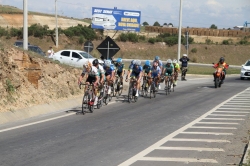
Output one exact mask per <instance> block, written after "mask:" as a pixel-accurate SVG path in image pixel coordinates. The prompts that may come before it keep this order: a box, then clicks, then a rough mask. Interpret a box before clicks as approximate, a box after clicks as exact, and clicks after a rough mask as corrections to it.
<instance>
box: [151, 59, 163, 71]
mask: <svg viewBox="0 0 250 166" xmlns="http://www.w3.org/2000/svg"><path fill="white" fill-rule="evenodd" d="M154 62H157V63H158V66H159V67H160V69H161V71H162V70H163V64H162V61H161V60H160V57H159V56H155V59H154V61H153V63H154Z"/></svg>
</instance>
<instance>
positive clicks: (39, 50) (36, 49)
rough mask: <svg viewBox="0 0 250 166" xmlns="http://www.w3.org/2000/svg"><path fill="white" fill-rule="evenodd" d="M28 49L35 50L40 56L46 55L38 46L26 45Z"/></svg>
mask: <svg viewBox="0 0 250 166" xmlns="http://www.w3.org/2000/svg"><path fill="white" fill-rule="evenodd" d="M28 50H29V51H33V52H36V53H38V54H40V55H42V56H46V54H45V52H43V50H42V49H41V48H40V47H38V46H35V45H28Z"/></svg>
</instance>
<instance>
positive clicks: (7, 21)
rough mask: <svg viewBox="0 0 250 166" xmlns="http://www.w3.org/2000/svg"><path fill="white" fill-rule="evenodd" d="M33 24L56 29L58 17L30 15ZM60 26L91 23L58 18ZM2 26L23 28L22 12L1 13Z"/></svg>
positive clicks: (30, 21) (30, 23)
mask: <svg viewBox="0 0 250 166" xmlns="http://www.w3.org/2000/svg"><path fill="white" fill-rule="evenodd" d="M32 24H40V25H48V27H49V29H54V28H55V27H56V19H55V17H52V16H41V15H30V14H29V15H28V26H31V25H32ZM57 24H58V27H61V28H62V29H65V28H68V27H71V26H77V25H78V24H82V25H83V26H84V25H86V26H88V25H89V23H86V22H83V21H79V20H75V19H69V18H57ZM0 26H1V27H3V28H6V27H13V28H21V27H23V15H22V14H0Z"/></svg>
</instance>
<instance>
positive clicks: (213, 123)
mask: <svg viewBox="0 0 250 166" xmlns="http://www.w3.org/2000/svg"><path fill="white" fill-rule="evenodd" d="M197 123H198V124H235V125H238V124H239V123H231V122H197Z"/></svg>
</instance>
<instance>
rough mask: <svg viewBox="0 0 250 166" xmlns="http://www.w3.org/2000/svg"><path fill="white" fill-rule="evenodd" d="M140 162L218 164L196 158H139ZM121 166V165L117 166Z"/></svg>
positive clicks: (211, 160) (214, 161)
mask: <svg viewBox="0 0 250 166" xmlns="http://www.w3.org/2000/svg"><path fill="white" fill-rule="evenodd" d="M138 160H140V161H176V162H185V163H193V162H195V163H218V162H217V161H216V160H213V159H198V158H170V157H165V158H163V157H142V158H139V159H138ZM119 166H121V165H119Z"/></svg>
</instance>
